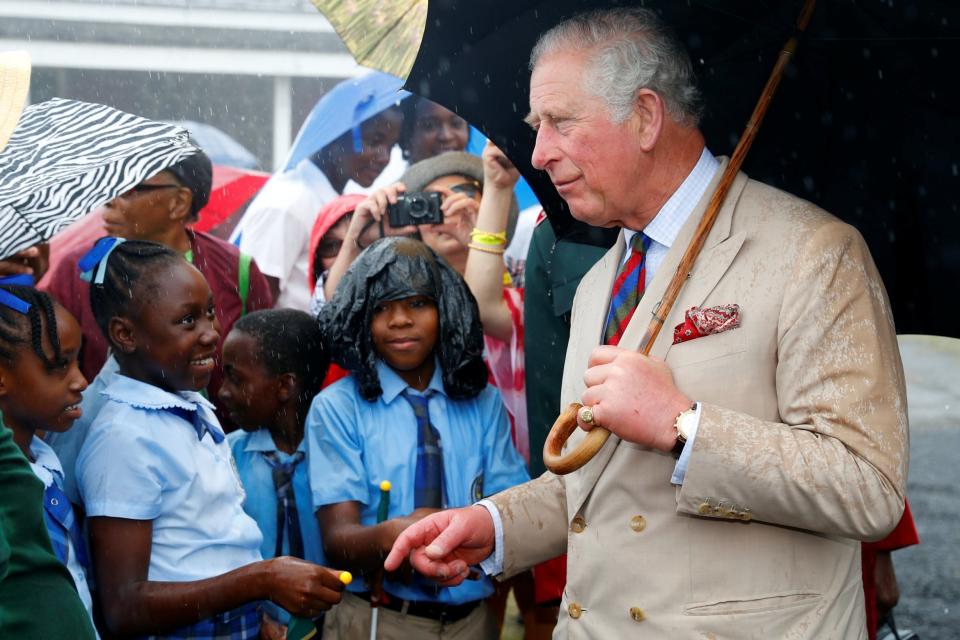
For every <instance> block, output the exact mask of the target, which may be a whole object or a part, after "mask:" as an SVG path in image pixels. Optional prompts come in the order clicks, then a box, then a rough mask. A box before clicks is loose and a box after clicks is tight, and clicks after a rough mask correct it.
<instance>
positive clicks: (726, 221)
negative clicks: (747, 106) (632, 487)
mask: <svg viewBox="0 0 960 640" xmlns="http://www.w3.org/2000/svg"><path fill="white" fill-rule="evenodd" d="M727 162H728V161H727V159H726V158H722V159H721V162H720V166H719V167H718V169H717V172H716V174H715V175H714V177H713V180H711V182H710V186H709V187H707V189H706V191H705V192H704V195H703V197H702V198H701V199H700V202H698V203H697V207H696V209H694V211H693V212H692V213H691V214H690V216H689V217H688V218H687V221H686V222H685V223H684V225H683V227H682V228H681V230H680V233H679V234H677V238H676V240H674V243H673V245H672V246H671V247H670V250H669V251H668V252H667V255H666V257H665V258H664V260H663V262H662V263H661V265H660V267H659V268H658V269H657V273H656V274H655V275H654V277H653V280H651V282H650V284H649V285H648V286H647V288H646V291H645V292H644V294H643V298H642V299H641V300H640V303H639V305H638V306H637V310H636V312H635V313H634V314H633V318H631V319H630V323H629V324H628V325H627V328H626V330H625V331H624V333H623V337H622V338H621V340H620V346H621V347H623V348H625V349H634V350H639V348H640V341H641V339H642V338H643V334H644V333H645V332H646V329H647V325H648V324H649V323H650V319H651V318H652V317H653V314H654V313H655V312H656V311H657V309H658V308H659V306H660V301H661V300H662V299H663V295H664V293H666V290H667V286H668V285H669V284H670V280H671V279H672V278H673V274H674V273H676V271H677V267H678V266H679V264H680V260H681V259H682V258H683V254H684V253H685V252H686V249H687V246H688V245H689V244H690V240H691V239H692V238H693V234H694V231H695V230H696V228H697V225H698V224H699V223H700V219H701V218H702V217H703V214H704V213H705V212H706V209H707V204H708V203H709V201H710V197H711V196H712V195H713V192H714V191H716V188H717V185H718V184H719V182H720V177H721V176H722V174H723V171H724V169H725V168H726V165H727ZM746 184H747V177H746V176H745V175H743V174H740V175H739V176H738V177H737V178H736V180H734V183H733V185H732V186H731V188H730V191H729V192H728V193H727V197H726V199H725V201H724V204H723V206H722V207H721V208H720V213H719V214H718V216H717V219H716V221H715V222H714V225H713V229H711V231H710V235H709V236H707V241H706V243H705V244H704V248H703V250H702V251H701V253H700V256H699V257H698V259H697V261H696V262H695V263H694V267H693V270H692V271H691V274H690V275H689V276H688V282H687V284H686V285H684V287H683V289H681V291H680V295H679V296H678V298H677V301H676V303H675V304H674V306H673V309H672V310H671V312H670V316H669V318H667V319H666V320H665V323H664V324H665V325H666V326H664V327H662V328H661V330H660V334H659V335H658V336H657V339H656V341H655V342H654V345H653V349H652V350H651V351H650V355H652V356H655V357H658V358H664V357H666V353H667V351H668V350H669V349H670V346H671V345H672V343H673V326H674V325H675V324H676V323H677V321H678V320H676V318H677V317H679V318H681V319H682V317H683V314H684V313H685V312H686V309H688V308H689V307H690V306H695V305H699V304H700V302H702V301H703V299H704V298H706V296H707V295H709V293H710V291H712V290H713V288H714V287H715V286H716V285H717V282H719V280H720V278H722V277H723V274H724V273H725V272H726V271H727V269H728V268H729V266H730V264H731V263H732V262H733V259H734V258H735V257H736V255H737V253H738V252H739V250H740V247H741V246H742V245H743V242H744V240H745V239H746V234H745V233H743V232H741V233H738V234H736V235H734V236H733V237H731V236H730V229H731V225H732V223H733V210H734V208H735V207H736V203H737V201H738V200H739V199H740V194H741V193H742V192H743V188H744V187H745V186H746ZM616 246H617V247H619V250H618V251H616V252H615V251H614V250H613V249H611V251H610V252H608V253H607V255H606V256H605V257H604V260H607V259H609V258H611V254H613V253H616V258H618V260H617V261H616V262H614V263H613V264H612V265H610V264H606V265H605V266H604V274H605V275H609V280H604V282H605V283H606V285H607V288H606V289H605V291H606V292H607V295H606V296H605V297H604V300H605V301H606V304H604V305H603V308H602V313H600V315H599V317H598V316H597V315H596V314H597V313H598V310H597V309H596V308H594V309H592V310H590V311H588V313H591V314H592V315H590V316H589V317H590V320H591V322H593V323H596V324H595V325H593V324H592V325H591V326H590V328H589V331H590V332H591V333H590V334H589V335H591V336H594V337H595V338H596V339H595V340H593V341H592V342H591V341H587V340H582V339H581V340H578V341H577V348H578V349H583V348H584V345H585V344H586V347H587V353H588V354H589V350H590V349H592V348H593V347H594V346H595V345H597V344H599V343H600V342H599V340H600V338H599V336H600V332H601V331H603V322H604V321H605V320H606V312H607V309H608V307H609V299H610V289H611V287H612V286H613V278H615V277H616V270H617V267H618V266H619V264H620V262H619V258H622V256H623V243H622V242H618V243H617V245H616ZM610 269H612V273H608V272H609V270H610ZM701 273H702V276H701V275H700V274H701ZM595 284H596V286H600V282H595ZM589 306H590V305H589V304H582V305H581V306H580V308H581V309H582V308H584V307H589ZM578 311H579V310H578ZM671 322H672V324H671ZM578 324H579V323H578ZM585 329H586V327H585ZM594 330H595V331H594ZM581 337H584V336H582V334H581ZM572 344H573V343H572V342H571V345H572ZM576 362H586V357H583V359H579V358H578V359H577V360H576ZM577 384H579V385H580V387H579V390H581V391H582V382H580V381H579V380H578V381H577ZM581 433H582V432H580V431H579V430H578V431H577V432H575V433H574V435H573V436H571V438H570V439H569V441H568V446H576V444H577V443H579V441H580V440H581V439H582V437H583V436H582V435H581ZM619 443H620V438H618V437H617V436H616V435H613V434H611V435H610V438H609V439H608V440H607V442H606V444H604V446H603V448H602V449H600V451H599V452H598V453H597V455H596V456H594V457H593V459H592V460H590V462H588V463H587V464H585V465H584V466H583V467H582V468H581V469H580V470H578V471H576V472H575V473H573V474H571V476H570V477H568V481H567V482H568V485H569V486H570V489H571V490H572V492H571V495H572V496H573V497H574V503H573V504H571V505H569V506H570V507H571V509H570V511H569V513H571V514H573V513H576V512H577V511H579V510H580V508H581V507H582V506H583V503H584V502H585V501H586V499H587V497H588V496H589V495H590V491H591V490H592V489H593V486H594V485H595V484H596V483H597V479H598V478H599V477H600V474H601V473H602V472H603V470H604V468H605V467H606V466H607V463H609V462H610V458H611V457H613V454H614V452H615V451H616V449H617V446H618V445H619Z"/></svg>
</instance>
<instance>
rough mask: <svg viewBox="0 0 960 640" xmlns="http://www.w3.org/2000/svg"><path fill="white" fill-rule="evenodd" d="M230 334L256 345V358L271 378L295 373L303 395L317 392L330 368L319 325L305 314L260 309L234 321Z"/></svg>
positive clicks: (311, 395)
mask: <svg viewBox="0 0 960 640" xmlns="http://www.w3.org/2000/svg"><path fill="white" fill-rule="evenodd" d="M233 331H239V332H241V333H245V334H247V335H248V336H250V337H251V338H253V339H254V340H256V342H257V351H258V353H257V357H258V360H259V361H260V362H261V363H262V364H263V367H264V368H265V369H266V370H267V371H269V372H270V374H271V375H274V376H279V375H282V374H284V373H295V374H296V375H297V378H298V379H299V380H300V381H301V385H302V389H303V395H304V396H305V397H310V398H312V397H313V396H315V395H316V394H317V393H319V392H320V387H321V385H322V384H323V379H324V378H325V377H326V375H327V368H328V367H329V365H330V355H329V354H328V353H327V349H326V347H325V346H324V342H323V334H322V333H321V331H320V325H319V324H317V321H316V319H315V318H313V316H311V315H310V314H309V313H305V312H303V311H299V310H297V309H264V310H262V311H254V312H253V313H250V314H247V315H245V316H243V317H242V318H240V319H239V320H237V322H236V324H234V325H233Z"/></svg>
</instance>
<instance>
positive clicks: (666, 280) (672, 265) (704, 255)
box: [620, 158, 747, 358]
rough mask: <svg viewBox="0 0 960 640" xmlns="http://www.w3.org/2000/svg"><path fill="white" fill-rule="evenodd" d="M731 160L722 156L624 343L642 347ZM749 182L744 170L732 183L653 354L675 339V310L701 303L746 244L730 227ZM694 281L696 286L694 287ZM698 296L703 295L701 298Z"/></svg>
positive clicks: (661, 354) (663, 352) (658, 354)
mask: <svg viewBox="0 0 960 640" xmlns="http://www.w3.org/2000/svg"><path fill="white" fill-rule="evenodd" d="M727 163H728V160H727V159H726V158H721V159H720V166H719V167H718V168H717V172H716V174H714V176H713V180H711V181H710V186H708V187H707V189H706V191H704V193H703V196H702V197H701V198H700V202H698V203H697V207H696V208H695V209H694V210H693V212H692V213H691V214H690V216H689V217H688V218H687V221H686V222H685V223H684V225H683V227H682V228H681V229H680V233H678V234H677V237H676V239H675V240H674V242H673V245H672V246H671V247H670V251H668V252H667V255H666V257H665V258H664V260H663V263H661V265H660V267H659V268H658V269H657V273H656V274H655V275H654V277H653V280H652V281H651V282H650V285H649V286H648V287H647V289H646V291H645V292H644V294H643V298H642V299H641V300H640V304H639V305H638V306H637V311H636V312H635V313H634V314H633V318H631V319H630V324H628V325H627V328H626V330H624V332H623V337H622V338H621V340H620V346H622V347H624V348H627V349H634V350H639V348H640V341H641V340H642V339H643V334H644V333H645V332H646V330H647V325H648V324H650V319H651V318H652V317H653V315H654V313H656V312H657V311H658V310H659V308H660V301H661V300H662V299H663V296H664V294H665V293H666V291H667V286H668V285H669V284H670V280H672V279H673V274H674V273H676V271H677V267H678V266H679V265H680V260H681V259H682V258H683V254H684V253H685V252H686V250H687V246H689V244H690V240H692V239H693V234H694V232H695V231H696V228H697V225H698V224H700V219H701V218H702V217H703V214H704V213H705V212H706V210H707V204H709V202H710V198H711V196H713V192H714V191H716V189H717V185H718V184H719V183H720V177H721V176H722V174H723V171H724V170H725V169H726V166H727ZM746 184H747V177H746V176H745V175H743V174H740V175H739V176H737V178H736V179H735V180H734V182H733V185H732V186H731V187H730V191H729V192H728V193H727V197H726V200H725V201H724V204H723V206H722V207H721V208H720V213H719V214H718V215H717V219H716V221H715V222H714V225H713V229H711V231H710V235H709V236H707V241H706V243H704V246H703V250H702V251H701V252H700V256H699V257H698V258H697V261H696V262H695V263H694V266H693V269H692V271H691V273H690V274H688V276H687V283H686V284H685V285H684V287H683V288H682V289H681V290H680V295H679V296H678V297H677V300H676V302H675V303H674V306H673V309H672V310H671V312H670V317H669V318H665V319H664V325H665V326H663V327H661V329H660V334H659V335H658V336H657V340H656V341H655V342H654V345H653V349H651V351H650V355H652V356H656V357H658V358H663V357H665V355H666V353H667V351H668V350H669V349H670V345H671V344H672V342H673V326H674V324H676V323H675V322H674V324H670V322H671V320H672V319H673V318H674V317H675V314H677V313H679V315H680V317H681V318H682V317H683V313H684V312H685V311H686V309H688V308H689V307H690V306H693V305H698V304H699V303H700V302H702V301H703V299H704V298H705V297H706V296H707V294H709V293H710V291H711V290H712V289H713V288H714V287H715V286H716V284H717V282H718V281H719V280H720V278H721V277H722V276H723V274H724V273H725V272H726V270H727V268H728V267H729V266H730V263H731V262H732V261H733V258H734V257H735V256H736V253H737V251H738V250H739V248H740V245H742V244H743V240H744V238H745V236H743V235H742V234H741V235H740V237H738V238H733V239H731V238H730V228H731V225H732V223H733V210H734V208H735V207H736V204H737V201H738V200H739V199H740V194H741V193H742V192H743V188H744V187H745V186H746ZM728 239H730V240H734V242H733V243H732V244H729V246H726V245H728V242H727V241H728ZM733 245H736V250H733V251H730V249H732V248H733ZM720 246H724V248H723V249H722V250H719V247H720ZM714 259H717V262H713V260H714ZM700 272H703V273H704V274H707V277H706V278H704V279H703V280H702V281H700V278H697V280H698V282H697V283H696V284H695V285H694V282H693V279H694V277H695V276H698V275H699V273H700ZM711 281H712V283H711ZM691 285H694V286H693V287H691ZM691 288H692V289H694V291H691ZM701 294H702V295H701ZM696 296H700V297H699V298H697V297H696ZM694 300H695V301H694ZM683 305H686V307H683Z"/></svg>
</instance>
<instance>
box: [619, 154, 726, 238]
mask: <svg viewBox="0 0 960 640" xmlns="http://www.w3.org/2000/svg"><path fill="white" fill-rule="evenodd" d="M719 167H720V162H719V161H718V160H717V159H716V158H714V157H713V154H712V153H710V151H709V149H707V148H706V147H704V148H703V151H702V152H701V153H700V159H699V160H697V164H695V165H694V166H693V169H691V170H690V173H689V174H687V177H686V178H684V180H683V182H681V183H680V186H679V187H677V190H676V191H674V192H673V195H671V196H670V197H669V198H668V199H667V201H666V202H665V203H663V207H661V208H660V211H659V212H658V213H657V215H656V216H655V217H654V219H653V220H651V221H650V224H648V225H647V226H646V227H645V228H644V229H643V232H644V233H645V234H646V235H647V237H648V238H650V239H651V240H653V241H654V242H656V243H657V244H660V245H663V246H664V247H666V248H668V249H669V248H670V247H672V246H673V241H674V240H676V239H677V235H678V234H679V233H680V229H682V228H683V224H684V223H685V222H686V221H687V218H689V217H690V214H691V213H693V210H694V209H696V208H697V204H699V202H700V199H701V198H702V197H703V194H704V192H705V191H706V190H707V187H709V186H710V181H711V180H713V176H714V174H715V173H716V172H717V169H718V168H719ZM636 233H637V232H636V231H635V230H633V229H626V228H625V229H624V230H623V239H624V241H625V243H626V246H627V248H628V249H629V247H630V239H631V238H633V236H634V234H636Z"/></svg>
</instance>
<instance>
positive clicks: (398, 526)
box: [381, 507, 440, 584]
mask: <svg viewBox="0 0 960 640" xmlns="http://www.w3.org/2000/svg"><path fill="white" fill-rule="evenodd" d="M439 511H440V510H439V509H431V508H427V507H421V508H419V509H414V511H413V513H411V514H410V515H408V516H400V517H398V518H391V519H390V520H387V521H386V522H385V523H384V525H385V526H384V533H385V535H386V540H384V542H385V543H386V544H383V545H382V548H384V549H389V548H392V547H393V545H394V543H395V542H396V541H397V538H399V537H400V535H401V534H402V533H403V532H404V531H406V530H407V529H408V528H410V527H411V526H413V525H414V524H416V523H418V522H420V521H421V520H423V519H424V518H426V517H427V516H431V515H433V514H434V513H438V512H439ZM381 557H382V556H381ZM389 578H390V579H391V580H394V581H396V582H402V583H403V584H410V582H411V581H412V580H413V567H412V566H411V565H410V563H409V562H407V561H406V560H404V562H403V563H402V564H401V565H400V567H399V568H398V569H397V570H396V571H393V572H392V573H390V574H389Z"/></svg>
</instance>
